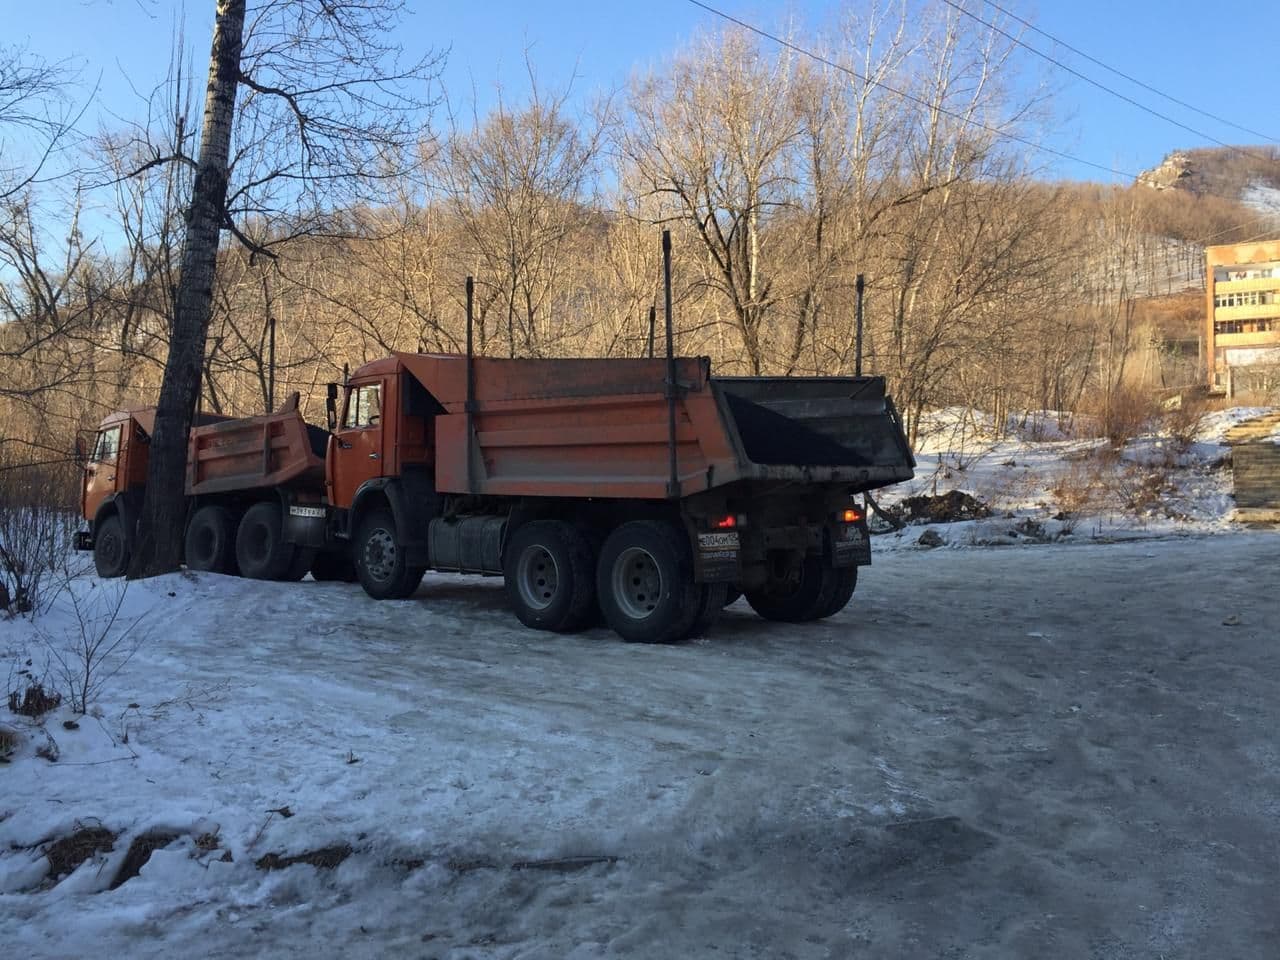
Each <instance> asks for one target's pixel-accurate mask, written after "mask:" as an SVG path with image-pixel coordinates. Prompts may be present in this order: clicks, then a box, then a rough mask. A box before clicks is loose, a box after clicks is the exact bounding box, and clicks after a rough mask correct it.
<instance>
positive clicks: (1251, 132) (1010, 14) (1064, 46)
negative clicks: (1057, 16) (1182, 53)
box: [983, 0, 1277, 142]
mask: <svg viewBox="0 0 1280 960" xmlns="http://www.w3.org/2000/svg"><path fill="white" fill-rule="evenodd" d="M983 2H984V3H986V4H987V6H990V7H995V8H996V9H997V10H999V11H1000V12H1001V13H1003V14H1004V15H1005V16H1006V17H1009V18H1010V19H1011V20H1016V21H1018V23H1020V24H1022V25H1023V26H1024V27H1026V28H1027V29H1028V30H1031V31H1032V32H1034V33H1038V34H1040V36H1042V37H1044V38H1045V39H1046V40H1049V41H1050V42H1052V43H1056V44H1057V45H1058V46H1060V47H1062V49H1064V50H1070V51H1071V52H1072V53H1074V54H1075V55H1076V56H1077V57H1080V58H1082V59H1084V60H1088V61H1089V62H1090V63H1092V64H1094V65H1095V66H1099V67H1101V68H1102V69H1103V70H1106V71H1108V72H1110V73H1114V74H1115V75H1116V76H1117V77H1120V78H1122V79H1124V80H1128V81H1129V82H1130V83H1132V84H1134V85H1135V86H1139V87H1141V88H1142V89H1143V90H1146V91H1148V92H1149V93H1154V94H1155V95H1156V96H1157V97H1162V98H1164V99H1165V100H1168V101H1169V102H1170V103H1176V104H1177V105H1178V106H1180V107H1182V108H1184V109H1186V110H1190V111H1191V112H1192V113H1198V114H1200V116H1202V117H1207V118H1209V119H1210V120H1214V121H1216V122H1218V123H1221V124H1223V125H1224V126H1228V127H1232V128H1234V129H1236V130H1239V131H1241V132H1242V133H1247V134H1249V135H1250V136H1252V137H1258V138H1259V139H1262V140H1267V141H1270V142H1274V141H1275V140H1276V139H1277V138H1276V137H1271V136H1267V134H1265V133H1259V132H1258V131H1257V130H1253V129H1250V128H1249V127H1245V126H1241V125H1240V124H1238V123H1233V122H1232V121H1230V120H1228V119H1226V118H1225V117H1220V116H1218V115H1217V114H1216V113H1210V112H1209V111H1208V110H1202V109H1200V108H1199V107H1196V106H1193V105H1192V104H1189V103H1187V102H1186V101H1185V100H1179V99H1178V98H1177V97H1175V96H1172V95H1171V94H1168V93H1165V92H1164V91H1162V90H1159V89H1157V88H1156V87H1153V86H1152V85H1151V84H1149V83H1144V82H1143V81H1141V80H1139V79H1138V78H1137V77H1134V76H1131V75H1129V74H1127V73H1125V72H1124V71H1123V70H1118V69H1116V68H1115V67H1113V66H1111V65H1110V64H1107V63H1104V62H1103V61H1101V60H1099V59H1098V58H1097V57H1093V56H1090V55H1089V54H1087V53H1085V52H1084V51H1083V50H1081V49H1080V48H1079V47H1073V46H1072V45H1071V44H1069V43H1067V42H1066V41H1065V40H1063V39H1061V38H1060V37H1055V36H1054V35H1053V34H1051V33H1048V32H1046V31H1044V30H1041V29H1040V28H1039V27H1037V26H1036V25H1035V24H1034V23H1031V22H1030V21H1029V20H1024V19H1023V18H1022V17H1020V16H1018V15H1017V14H1016V13H1014V12H1013V11H1011V10H1008V9H1006V8H1004V7H1002V6H1000V4H998V3H996V2H995V0H983Z"/></svg>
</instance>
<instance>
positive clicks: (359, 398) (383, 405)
mask: <svg viewBox="0 0 1280 960" xmlns="http://www.w3.org/2000/svg"><path fill="white" fill-rule="evenodd" d="M440 412H443V408H442V407H440V405H439V404H438V403H436V402H435V400H434V399H433V398H432V397H431V396H430V395H429V394H428V393H427V391H426V388H425V387H423V386H422V384H421V383H419V382H418V381H417V380H415V379H414V378H413V377H411V376H408V375H406V373H405V371H404V369H403V367H402V365H401V364H400V363H399V361H398V360H397V358H396V357H388V358H386V359H383V360H375V361H374V362H372V363H367V364H365V365H364V366H363V367H361V368H360V369H359V370H357V371H356V374H355V376H353V377H352V378H351V379H350V380H348V381H347V383H346V387H345V392H344V396H343V400H342V404H341V416H339V417H338V418H337V423H336V425H335V428H334V431H333V437H332V438H331V439H330V441H329V454H328V456H327V457H326V462H327V475H326V477H325V487H326V490H327V492H328V498H329V502H330V503H331V504H332V505H333V506H335V507H337V508H339V509H343V510H350V509H351V508H352V507H353V506H354V505H355V503H356V500H357V498H358V497H360V496H361V495H362V494H367V493H368V492H369V491H370V490H373V489H379V488H381V487H383V486H384V485H385V484H384V483H383V482H382V481H384V480H385V479H387V478H391V477H399V476H401V474H402V473H403V472H404V469H405V468H406V467H408V468H410V469H411V470H412V469H413V468H414V467H418V468H421V469H427V468H428V467H429V465H430V463H431V456H432V452H433V444H434V417H435V414H437V413H440Z"/></svg>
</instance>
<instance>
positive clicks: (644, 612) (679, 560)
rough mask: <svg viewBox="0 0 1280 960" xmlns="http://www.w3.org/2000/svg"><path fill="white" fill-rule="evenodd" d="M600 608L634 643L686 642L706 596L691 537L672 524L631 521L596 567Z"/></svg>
mask: <svg viewBox="0 0 1280 960" xmlns="http://www.w3.org/2000/svg"><path fill="white" fill-rule="evenodd" d="M596 595H597V596H598V598H599V600H600V610H601V612H602V613H603V614H604V618H605V620H606V621H607V622H608V624H609V626H611V627H612V628H613V629H614V631H615V632H616V633H617V634H618V635H619V636H620V637H622V639H624V640H627V641H629V642H631V643H678V642H680V641H681V640H686V639H688V637H689V634H690V632H691V631H692V629H693V626H694V622H695V620H696V619H697V617H698V615H699V613H700V612H702V610H701V608H702V604H703V600H704V599H705V598H704V595H703V592H702V590H701V585H699V584H695V583H694V582H693V559H692V556H691V555H690V550H689V542H688V539H687V538H686V537H685V536H684V535H683V534H682V533H681V531H680V530H678V529H677V528H676V527H675V526H673V525H672V524H670V523H663V522H661V521H653V520H632V521H631V522H629V523H624V524H623V525H622V526H620V527H618V528H617V529H616V530H614V531H613V533H611V534H609V537H608V539H606V540H605V542H604V546H603V547H602V548H601V549H600V561H599V563H598V564H597V566H596Z"/></svg>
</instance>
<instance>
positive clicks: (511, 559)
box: [503, 520, 596, 633]
mask: <svg viewBox="0 0 1280 960" xmlns="http://www.w3.org/2000/svg"><path fill="white" fill-rule="evenodd" d="M535 543H537V544H541V545H542V546H543V547H544V548H547V552H548V553H551V554H552V556H553V558H554V557H556V555H557V554H558V555H559V557H558V558H557V567H558V568H559V567H560V566H561V564H560V562H559V561H560V560H563V561H564V563H563V566H564V567H565V568H566V569H564V570H563V571H562V575H565V574H567V586H568V590H569V593H568V594H566V595H565V596H567V602H563V603H560V604H554V603H553V604H552V606H551V607H550V608H548V609H546V610H533V609H531V608H529V607H526V606H525V604H524V602H523V600H521V598H520V591H519V587H518V586H517V585H516V582H515V579H516V575H515V571H516V565H517V564H518V563H519V560H520V554H521V553H522V552H523V551H524V549H525V548H526V547H528V546H530V545H532V544H535ZM505 561H506V562H505V563H504V564H503V566H504V570H503V573H504V575H505V578H506V590H507V598H508V599H509V600H510V602H511V606H512V609H514V610H515V614H516V617H517V619H519V621H520V622H521V623H523V624H524V625H525V626H526V627H531V628H532V629H535V630H550V631H552V632H554V633H572V632H573V631H576V630H581V629H582V628H583V627H585V626H587V625H588V624H589V623H590V621H591V619H592V617H593V615H594V613H595V610H596V570H595V551H594V550H593V549H592V547H591V542H590V540H589V539H588V538H587V536H586V534H585V533H584V532H583V531H582V530H581V529H580V528H578V527H576V526H575V525H573V524H572V523H568V522H565V521H562V520H534V521H532V522H530V523H526V524H525V525H523V526H522V527H520V528H519V529H518V530H517V531H516V532H515V533H514V534H513V535H512V537H511V540H510V541H509V542H508V543H507V547H506V557H505ZM557 607H558V609H557Z"/></svg>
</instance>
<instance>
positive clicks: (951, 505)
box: [886, 490, 991, 523]
mask: <svg viewBox="0 0 1280 960" xmlns="http://www.w3.org/2000/svg"><path fill="white" fill-rule="evenodd" d="M886 512H887V513H888V514H889V515H890V516H891V517H892V518H893V519H894V520H896V521H898V522H899V523H957V522H959V521H961V520H980V519H982V518H983V517H989V516H991V508H990V507H989V506H987V504H985V503H983V502H982V501H981V500H979V499H978V498H977V497H975V496H974V495H973V494H971V493H965V492H964V491H963V490H948V491H947V492H946V493H940V494H938V495H937V496H932V497H931V496H926V495H921V496H918V497H907V498H906V499H905V500H903V501H902V502H901V503H897V504H895V505H894V506H892V507H889V508H888V510H887V511H886Z"/></svg>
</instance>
